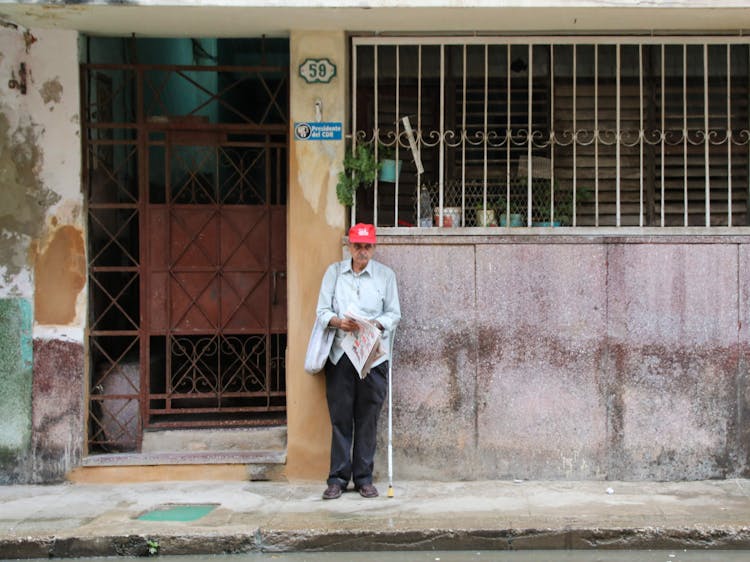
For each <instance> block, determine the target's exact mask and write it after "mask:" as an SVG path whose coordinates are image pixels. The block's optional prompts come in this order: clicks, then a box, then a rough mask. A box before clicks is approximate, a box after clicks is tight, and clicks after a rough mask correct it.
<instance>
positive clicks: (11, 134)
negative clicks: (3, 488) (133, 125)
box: [0, 27, 86, 482]
mask: <svg viewBox="0 0 750 562" xmlns="http://www.w3.org/2000/svg"><path fill="white" fill-rule="evenodd" d="M22 63H24V64H25V65H26V70H27V89H26V93H25V94H23V93H21V91H20V89H19V88H15V89H11V88H9V87H8V80H10V79H11V77H15V78H16V80H20V65H21V64H22ZM0 76H2V80H0V345H1V346H2V353H0V389H2V391H0V405H2V406H3V408H2V410H3V417H2V420H1V421H0V482H39V481H53V480H60V479H62V478H63V477H64V474H65V472H66V471H67V470H68V469H69V468H70V467H71V466H73V465H75V464H77V463H78V462H79V460H80V457H81V448H82V443H83V436H84V417H83V403H84V402H83V400H84V390H83V389H84V369H83V357H84V354H83V345H82V341H83V327H84V322H85V311H86V308H85V296H86V295H85V290H84V287H85V272H86V260H85V251H84V236H83V228H84V217H83V210H82V209H83V204H82V201H83V199H82V194H81V177H80V169H81V155H80V146H81V145H80V134H79V104H80V99H79V84H78V46H77V34H76V33H75V32H72V31H52V30H34V29H32V30H29V31H28V32H27V33H24V30H23V29H22V28H19V29H13V28H12V27H2V28H0ZM32 379H33V380H32Z"/></svg>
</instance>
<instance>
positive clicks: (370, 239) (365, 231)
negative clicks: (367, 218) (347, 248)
mask: <svg viewBox="0 0 750 562" xmlns="http://www.w3.org/2000/svg"><path fill="white" fill-rule="evenodd" d="M349 243H350V244H376V243H377V239H376V237H375V226H374V225H372V224H364V223H362V222H360V223H357V224H355V225H354V226H353V227H351V228H350V229H349Z"/></svg>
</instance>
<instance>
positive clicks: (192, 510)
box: [138, 504, 216, 521]
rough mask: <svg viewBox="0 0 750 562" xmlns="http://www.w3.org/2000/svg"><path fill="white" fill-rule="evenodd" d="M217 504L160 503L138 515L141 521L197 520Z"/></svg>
mask: <svg viewBox="0 0 750 562" xmlns="http://www.w3.org/2000/svg"><path fill="white" fill-rule="evenodd" d="M214 509H216V504H182V505H175V504H169V505H160V506H158V507H155V508H154V509H152V510H150V511H147V512H146V513H143V514H141V515H139V516H138V519H139V520H140V521H195V520H196V519H200V518H201V517H203V516H204V515H208V514H209V513H211V512H212V511H213V510H214Z"/></svg>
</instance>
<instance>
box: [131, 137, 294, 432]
mask: <svg viewBox="0 0 750 562" xmlns="http://www.w3.org/2000/svg"><path fill="white" fill-rule="evenodd" d="M211 137H214V140H215V141H216V143H215V144H209V141H210V140H211ZM222 137H223V135H221V134H214V133H210V134H208V135H207V134H205V133H200V132H198V133H195V132H187V131H180V132H168V133H167V134H166V139H165V142H161V141H155V142H149V154H150V156H151V157H157V158H162V157H163V160H164V162H166V164H167V165H166V166H164V168H163V169H164V171H165V177H164V181H163V182H159V181H154V180H152V181H151V184H150V187H151V192H150V194H149V204H148V205H147V206H146V217H147V218H146V220H145V221H143V223H142V227H141V228H142V239H144V240H145V241H146V247H145V250H146V252H147V256H148V262H147V263H146V264H144V265H145V267H143V271H144V277H145V278H144V295H145V297H146V298H145V306H144V307H143V308H142V312H141V313H142V318H143V319H144V329H143V332H144V334H143V335H144V343H145V344H146V345H147V346H148V350H147V355H148V357H149V358H150V362H149V386H148V388H149V392H148V408H147V411H146V417H145V419H146V420H148V425H154V424H160V425H170V426H185V425H215V424H227V423H229V424H238V423H241V424H244V423H247V422H248V421H250V420H252V421H255V422H259V421H261V420H268V419H270V420H274V419H278V416H277V415H274V414H276V413H282V414H283V412H284V410H285V393H284V378H283V371H282V370H281V369H280V366H281V364H282V362H283V358H284V348H285V337H284V334H285V332H286V291H285V282H284V281H285V276H286V271H285V260H286V245H285V234H286V209H285V207H284V206H283V205H281V204H278V201H279V200H280V199H282V198H281V194H280V193H279V192H278V191H277V192H274V191H273V189H274V187H276V188H277V189H278V187H279V186H278V185H277V186H272V185H271V184H270V183H265V182H264V183H260V184H256V183H255V182H254V181H253V178H259V177H264V176H266V175H267V173H268V169H269V168H272V169H278V168H279V167H281V166H282V165H284V161H285V160H284V158H285V149H286V147H285V146H284V145H283V144H274V143H273V142H272V141H271V140H270V139H266V140H265V141H264V140H263V139H262V138H261V139H259V140H258V142H247V141H246V142H229V141H227V140H226V139H224V138H222ZM192 142H200V143H201V144H191V143H192ZM206 170H213V171H214V173H213V174H207V173H206ZM242 414H254V415H252V416H251V417H247V416H246V415H242ZM258 414H262V415H258Z"/></svg>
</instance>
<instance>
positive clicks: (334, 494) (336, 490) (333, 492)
mask: <svg viewBox="0 0 750 562" xmlns="http://www.w3.org/2000/svg"><path fill="white" fill-rule="evenodd" d="M343 491H344V490H343V489H342V488H341V485H340V484H328V488H326V491H325V492H323V499H324V500H335V499H336V498H340V497H341V492H343ZM375 493H376V494H377V491H376V492H375Z"/></svg>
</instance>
